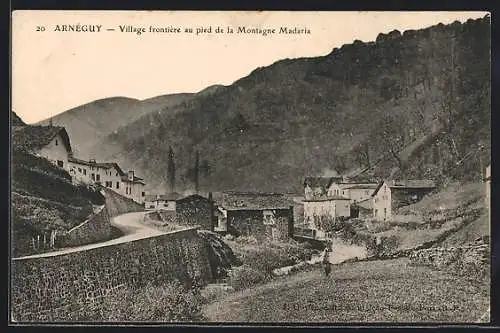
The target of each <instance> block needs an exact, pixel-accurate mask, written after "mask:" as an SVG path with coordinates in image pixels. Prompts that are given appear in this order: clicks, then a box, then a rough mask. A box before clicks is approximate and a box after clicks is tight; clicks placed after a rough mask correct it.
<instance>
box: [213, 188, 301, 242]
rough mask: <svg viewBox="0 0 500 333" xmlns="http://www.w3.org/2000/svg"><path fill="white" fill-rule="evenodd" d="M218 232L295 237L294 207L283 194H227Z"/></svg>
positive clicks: (217, 227)
mask: <svg viewBox="0 0 500 333" xmlns="http://www.w3.org/2000/svg"><path fill="white" fill-rule="evenodd" d="M216 214H217V215H218V223H217V225H216V226H215V228H214V229H215V230H216V231H218V232H221V233H230V234H233V235H235V236H252V237H255V238H256V239H259V240H262V239H272V240H287V239H289V238H291V237H292V236H293V206H291V202H290V201H289V200H288V199H287V198H286V196H285V195H283V194H278V193H251V192H226V193H224V194H223V197H222V198H221V202H220V203H219V204H218V211H217V213H216Z"/></svg>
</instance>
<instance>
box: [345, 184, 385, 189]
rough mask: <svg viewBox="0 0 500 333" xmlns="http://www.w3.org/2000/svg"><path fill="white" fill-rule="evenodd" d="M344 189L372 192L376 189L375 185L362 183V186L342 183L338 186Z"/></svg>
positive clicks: (376, 185)
mask: <svg viewBox="0 0 500 333" xmlns="http://www.w3.org/2000/svg"><path fill="white" fill-rule="evenodd" d="M340 185H341V186H342V188H344V189H353V190H356V189H361V190H365V189H366V190H374V189H376V188H377V187H378V184H377V183H363V184H354V183H342V184H340Z"/></svg>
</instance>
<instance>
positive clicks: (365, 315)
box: [204, 259, 490, 323]
mask: <svg viewBox="0 0 500 333" xmlns="http://www.w3.org/2000/svg"><path fill="white" fill-rule="evenodd" d="M489 288H490V287H489V282H488V281H484V282H481V283H477V282H474V281H469V280H467V279H464V278H457V277H455V276H452V275H449V274H448V273H444V272H437V271H432V270H431V269H429V268H426V267H414V266H407V259H397V260H386V261H373V262H358V263H353V264H345V265H339V266H334V269H333V270H332V274H331V277H330V278H324V277H323V275H322V274H321V271H320V270H319V269H316V270H312V271H307V272H301V273H298V274H296V275H294V276H291V277H286V278H280V279H277V280H275V281H272V282H270V283H268V284H265V285H262V286H258V287H256V288H253V289H247V290H244V291H241V292H236V293H234V294H231V295H230V296H228V297H226V298H225V299H223V300H220V301H215V302H213V303H211V304H208V305H207V306H206V307H205V309H204V314H205V315H206V316H207V317H208V319H209V320H210V321H218V322H329V323H336V322H457V321H458V322H474V321H476V320H478V318H480V317H481V315H483V313H484V312H485V311H486V309H487V308H488V306H489Z"/></svg>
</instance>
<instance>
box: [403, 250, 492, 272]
mask: <svg viewBox="0 0 500 333" xmlns="http://www.w3.org/2000/svg"><path fill="white" fill-rule="evenodd" d="M408 257H409V259H410V262H411V263H412V264H414V265H425V266H432V267H435V268H437V269H447V268H453V269H454V271H456V273H458V274H470V273H471V270H472V271H474V272H479V273H481V274H482V273H486V272H488V271H489V263H490V247H489V244H474V243H472V244H470V245H466V246H459V247H448V248H443V247H434V248H428V249H422V250H416V251H413V252H411V253H410V254H409V256H408Z"/></svg>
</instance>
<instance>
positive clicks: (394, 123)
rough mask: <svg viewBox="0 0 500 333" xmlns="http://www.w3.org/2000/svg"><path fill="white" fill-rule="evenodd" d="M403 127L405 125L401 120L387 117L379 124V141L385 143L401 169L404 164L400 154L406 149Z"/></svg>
mask: <svg viewBox="0 0 500 333" xmlns="http://www.w3.org/2000/svg"><path fill="white" fill-rule="evenodd" d="M403 126H404V124H403V123H402V120H401V119H398V118H397V117H393V116H391V115H386V116H384V117H383V118H382V120H381V122H380V123H379V129H378V131H377V137H378V139H379V140H381V141H382V142H384V145H385V147H386V149H387V152H389V153H390V154H391V156H392V157H393V158H394V160H395V161H396V162H397V164H398V166H399V167H400V168H402V167H403V163H402V161H401V159H400V158H399V152H400V150H401V149H402V148H403V147H404V145H405V141H406V140H405V132H404V131H405V128H404V127H403Z"/></svg>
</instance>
